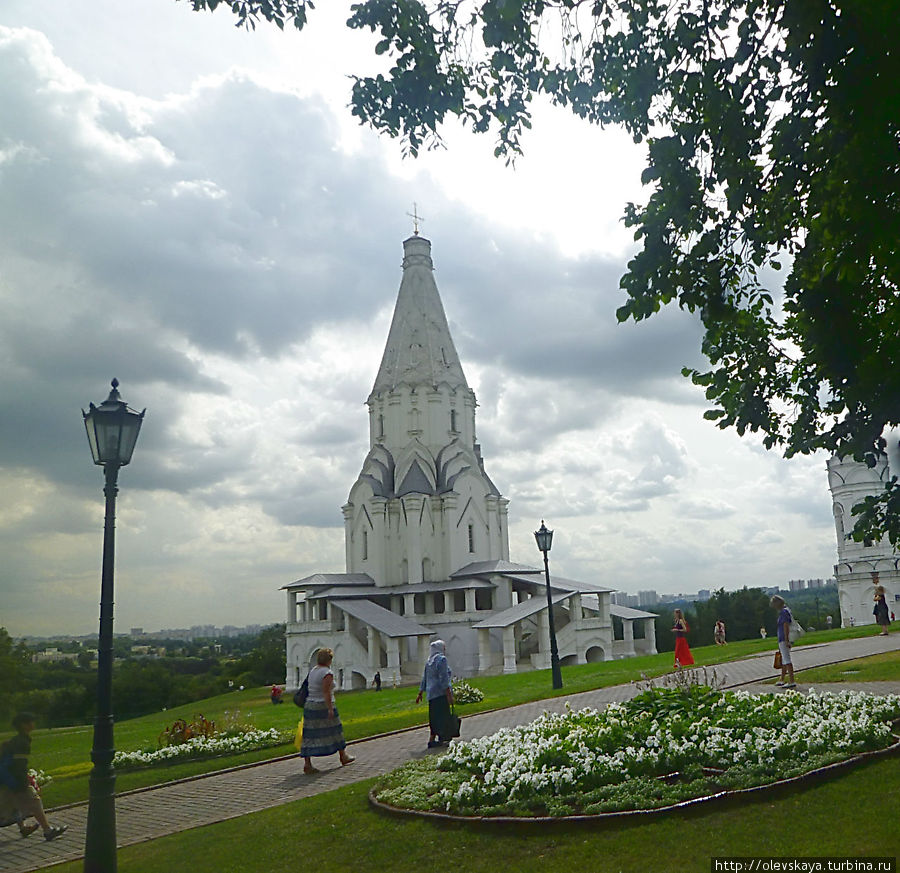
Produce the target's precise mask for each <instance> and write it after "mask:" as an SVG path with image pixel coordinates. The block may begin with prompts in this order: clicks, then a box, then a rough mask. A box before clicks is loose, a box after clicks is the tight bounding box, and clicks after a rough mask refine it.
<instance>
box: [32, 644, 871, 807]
mask: <svg viewBox="0 0 900 873" xmlns="http://www.w3.org/2000/svg"><path fill="white" fill-rule="evenodd" d="M871 633H872V629H871V628H843V629H835V630H831V631H818V632H815V633H809V634H807V635H806V636H805V637H804V638H803V641H802V643H801V644H800V645H804V644H810V643H817V642H824V641H830V640H835V639H845V638H848V637H859V636H867V635H869V634H871ZM774 649H775V642H774V641H773V640H772V639H771V638H769V639H766V640H741V641H738V642H734V643H729V644H728V645H727V646H724V647H722V646H705V647H699V648H697V649H694V650H693V651H694V657H695V659H696V662H697V665H698V666H714V665H715V664H718V663H723V662H727V661H732V660H739V659H741V658H746V657H748V656H751V655H754V654H758V653H760V652H765V651H774ZM671 669H672V653H671V652H665V653H661V654H659V655H647V656H641V657H638V658H629V659H625V660H620V661H606V662H602V663H598V664H583V665H578V666H572V667H563V668H562V673H563V682H564V688H563V689H561V690H559V691H554V690H553V689H552V688H551V683H550V673H549V670H538V671H530V672H527V673H516V674H513V675H501V676H489V677H479V678H477V679H471V680H469V681H470V683H471V684H472V685H475V686H477V687H478V688H480V689H481V690H482V691H483V692H484V695H485V699H484V701H483V702H482V703H478V704H470V705H467V706H466V707H464V708H463V712H464V713H465V714H473V713H476V712H483V711H485V710H489V709H499V708H503V707H507V706H514V705H516V704H520V703H527V702H530V701H533V700H541V699H545V698H549V697H554V696H561V695H568V694H572V693H576V692H579V691H589V690H592V689H595V688H604V687H607V686H610V685H618V684H621V683H623V682H630V681H631V680H632V679H639V678H640V677H641V676H642V675H644V676H648V677H649V676H658V675H661V674H663V673H667V672H669V671H670V670H671ZM803 676H804V678H803V681H804V682H805V681H807V679H806V674H803ZM844 678H846V677H844ZM810 681H812V680H810ZM816 681H822V680H816ZM415 693H416V689H415V688H411V687H404V688H390V687H386V688H384V690H383V691H381V692H379V693H376V692H374V691H352V692H346V693H343V692H342V693H339V694H338V696H337V704H338V709H339V711H340V713H341V719H342V721H343V723H344V732H345V736H346V737H347V739H348V740H355V739H362V738H364V737H369V736H373V735H375V734H378V733H384V732H387V731H392V730H398V729H401V728H407V727H414V726H417V725H422V724H424V723H425V722H426V721H427V708H426V706H425V704H419V705H416V703H415ZM235 710H237V711H239V712H240V714H241V719H242V720H243V721H246V722H247V723H250V724H253V725H254V726H256V727H259V728H269V727H277V728H280V729H283V730H292V729H294V728H296V725H297V721H298V717H299V710H297V708H296V707H295V706H294V705H293V704H292V703H291V702H290V701H289V700H287V701H286V702H285V703H283V704H281V705H280V706H273V705H272V704H271V702H270V701H269V697H268V689H266V688H249V689H245V690H243V691H233V692H229V693H227V694H223V695H220V696H218V697H212V698H209V699H207V700H204V701H200V702H198V703H193V704H188V705H185V706H181V707H178V708H175V709H171V710H169V711H167V712H160V713H157V714H155V715H148V716H142V717H140V718H135V719H129V720H128V721H123V722H119V723H118V724H117V725H116V728H115V744H116V748H117V749H122V750H126V751H131V750H136V749H141V748H146V747H148V746H150V747H154V746H155V743H156V738H157V736H158V735H159V734H160V732H161V731H162V730H163V729H164V728H165V727H166V726H167V725H168V724H171V723H172V721H174V720H175V719H176V718H182V717H183V718H187V719H190V718H191V717H192V715H193V714H194V713H202V714H203V715H204V716H206V717H207V718H209V719H212V720H213V721H216V722H218V723H222V722H223V721H224V720H225V718H226V712H234V711H235ZM92 736H93V728H92V727H91V726H87V725H85V726H80V727H72V728H54V729H51V730H37V731H35V733H34V735H33V752H32V757H31V764H32V766H34V767H39V768H41V769H43V770H45V771H46V772H48V773H49V774H50V775H51V776H53V780H54V781H53V782H52V783H51V784H50V785H48V786H47V787H46V788H45V790H44V801H45V804H46V805H47V806H48V807H53V806H61V805H63V804H66V803H73V802H76V801H80V800H86V799H87V796H88V773H89V771H90V766H91V765H90V748H91V742H92ZM293 751H294V748H293V746H292V745H291V744H286V745H282V746H278V747H276V748H272V749H265V750H261V751H258V752H248V753H244V754H242V755H234V756H230V757H227V758H214V759H210V760H206V761H194V762H189V763H181V764H172V765H168V766H162V767H154V768H150V769H146V770H138V771H120V772H119V774H118V779H117V783H116V790H117V791H118V792H123V791H128V790H130V789H132V788H141V787H145V786H147V785H156V784H159V783H161V782H168V781H171V780H173V779H181V778H184V777H186V776H193V775H197V774H199V773H208V772H212V771H214V770H219V769H222V768H224V767H231V766H236V765H239V764H245V763H250V762H253V761H259V760H266V759H269V758H273V757H278V756H280V755H286V754H291V753H292V752H293Z"/></svg>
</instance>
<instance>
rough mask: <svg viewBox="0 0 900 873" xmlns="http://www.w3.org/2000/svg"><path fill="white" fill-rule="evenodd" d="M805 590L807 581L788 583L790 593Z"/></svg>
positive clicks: (795, 580) (791, 581)
mask: <svg viewBox="0 0 900 873" xmlns="http://www.w3.org/2000/svg"><path fill="white" fill-rule="evenodd" d="M804 588H806V580H805V579H790V580H789V581H788V590H789V591H802V590H803V589H804Z"/></svg>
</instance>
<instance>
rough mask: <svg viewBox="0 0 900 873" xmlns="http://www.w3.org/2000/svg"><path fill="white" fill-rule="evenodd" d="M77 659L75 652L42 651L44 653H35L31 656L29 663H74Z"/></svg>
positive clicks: (51, 649) (52, 649) (53, 649)
mask: <svg viewBox="0 0 900 873" xmlns="http://www.w3.org/2000/svg"><path fill="white" fill-rule="evenodd" d="M77 659H78V654H77V652H61V651H60V650H59V649H57V648H48V649H44V651H42V652H35V653H34V654H33V655H32V656H31V662H32V663H33V664H51V663H61V662H63V661H75V660H77Z"/></svg>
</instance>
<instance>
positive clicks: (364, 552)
mask: <svg viewBox="0 0 900 873" xmlns="http://www.w3.org/2000/svg"><path fill="white" fill-rule="evenodd" d="M362 559H363V560H364V561H368V560H369V532H368V531H367V530H364V531H363V541H362Z"/></svg>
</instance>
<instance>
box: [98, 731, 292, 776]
mask: <svg viewBox="0 0 900 873" xmlns="http://www.w3.org/2000/svg"><path fill="white" fill-rule="evenodd" d="M292 738H293V732H289V733H285V732H284V731H280V730H278V729H277V728H269V729H268V730H248V731H244V732H242V733H236V734H232V735H220V734H219V735H214V736H211V737H204V736H200V737H193V738H192V739H189V740H187V741H186V742H183V743H179V744H177V745H172V746H163V747H162V748H160V749H155V750H152V751H139V752H116V756H115V758H114V759H113V766H115V767H118V768H120V769H126V768H135V767H152V766H153V765H155V764H167V763H171V762H173V761H184V760H189V759H196V758H211V757H214V756H216V755H234V754H237V753H239V752H252V751H254V750H256V749H267V748H269V747H271V746H280V745H282V744H283V743H289V742H290V741H291V739H292Z"/></svg>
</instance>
